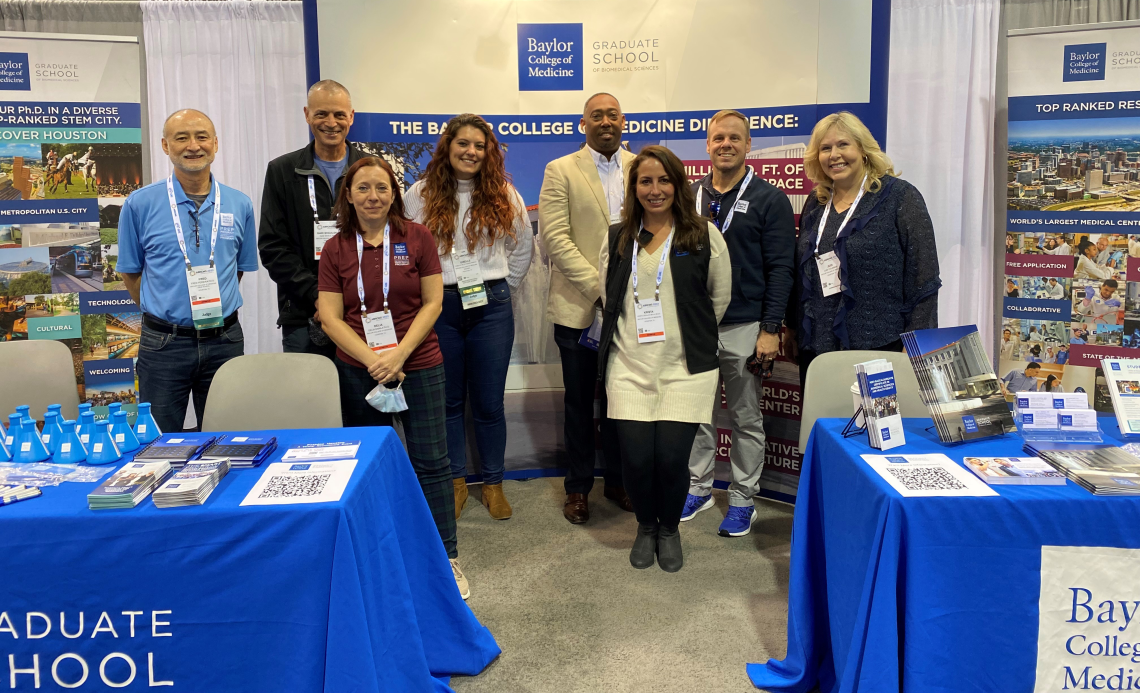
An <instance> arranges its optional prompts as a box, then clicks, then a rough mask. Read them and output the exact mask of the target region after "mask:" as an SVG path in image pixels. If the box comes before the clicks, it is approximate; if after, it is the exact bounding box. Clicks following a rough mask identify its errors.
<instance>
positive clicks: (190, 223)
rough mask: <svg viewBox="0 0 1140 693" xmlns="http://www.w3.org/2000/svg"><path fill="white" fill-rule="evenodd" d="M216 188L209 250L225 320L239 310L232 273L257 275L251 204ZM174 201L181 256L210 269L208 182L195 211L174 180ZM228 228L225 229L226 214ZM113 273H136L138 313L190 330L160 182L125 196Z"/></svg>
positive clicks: (182, 272) (182, 268) (186, 294)
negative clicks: (214, 237) (218, 197)
mask: <svg viewBox="0 0 1140 693" xmlns="http://www.w3.org/2000/svg"><path fill="white" fill-rule="evenodd" d="M221 188H222V209H221V213H222V214H224V215H227V216H223V217H222V219H221V222H222V223H221V225H220V226H219V227H218V242H217V246H215V249H214V265H215V266H216V267H217V270H218V288H219V289H221V294H222V314H223V315H225V316H226V317H229V316H230V315H231V314H232V313H233V312H234V311H235V310H237V309H238V308H240V307H241V291H240V290H239V288H238V277H237V275H238V272H256V271H257V229H256V227H255V226H254V221H253V203H252V202H250V199H249V197H248V196H247V195H246V194H245V193H243V192H241V191H239V190H235V189H233V188H231V187H228V186H225V185H223V186H221ZM174 198H175V200H177V202H178V215H179V217H180V218H181V220H182V234H183V236H184V237H185V238H186V252H187V254H189V256H190V262H191V264H193V265H194V266H195V267H198V266H200V265H208V264H210V230H211V228H212V226H213V223H214V213H215V211H216V206H215V205H214V181H213V178H212V177H211V179H210V195H209V197H207V198H206V201H205V202H203V203H202V207H201V209H198V208H197V206H196V205H195V204H194V201H193V200H191V199H190V198H188V197H186V193H184V192H182V185H181V184H180V183H179V182H178V178H177V177H175V178H174ZM229 214H232V215H233V223H232V225H227V224H226V222H228V221H229V217H228V215H229ZM194 217H197V220H198V223H197V226H198V235H199V237H200V238H201V243H200V246H199V247H198V248H197V249H195V248H194V226H195V223H194ZM116 270H117V271H119V272H127V273H131V274H136V273H139V272H141V273H142V287H141V289H140V292H139V293H140V296H139V298H140V300H141V301H142V310H143V312H144V313H148V314H150V315H153V316H154V317H156V318H159V319H161V320H165V321H167V322H171V323H174V324H176V325H186V326H188V327H190V326H193V325H194V320H193V319H192V318H191V313H190V288H189V287H188V286H187V285H186V261H185V260H184V259H183V258H182V250H181V249H180V248H179V247H178V235H177V234H175V233H174V219H172V218H171V216H170V201H169V199H168V198H167V195H166V179H165V178H163V179H162V180H160V181H158V182H156V183H151V184H150V185H148V186H146V187H145V188H140V189H139V190H136V191H135V192H133V193H131V195H130V197H128V198H127V201H126V202H125V203H123V210H122V212H121V213H120V214H119V260H118V265H116Z"/></svg>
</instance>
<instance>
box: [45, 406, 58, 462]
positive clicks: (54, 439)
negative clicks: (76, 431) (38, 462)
mask: <svg viewBox="0 0 1140 693" xmlns="http://www.w3.org/2000/svg"><path fill="white" fill-rule="evenodd" d="M53 406H54V405H53ZM62 436H63V428H61V427H60V425H59V412H58V411H52V410H51V408H50V407H49V408H48V411H47V412H46V413H45V414H44V428H43V430H42V431H40V440H42V441H44V447H45V448H47V451H48V452H50V453H51V454H53V455H54V454H55V451H56V450H57V449H59V439H60V438H61V437H62Z"/></svg>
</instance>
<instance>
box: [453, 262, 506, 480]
mask: <svg viewBox="0 0 1140 693" xmlns="http://www.w3.org/2000/svg"><path fill="white" fill-rule="evenodd" d="M435 333H436V335H438V337H439V349H440V351H442V352H443V368H444V371H445V373H446V376H447V456H448V458H450V459H451V476H452V477H453V478H455V479H462V478H464V477H465V476H467V435H466V430H465V427H464V415H465V413H466V410H467V401H468V399H470V401H471V414H472V419H473V420H474V424H475V447H476V449H478V450H479V459H480V461H481V462H482V472H483V483H484V484H498V483H502V481H503V469H504V465H505V462H504V457H505V456H506V451H507V418H506V416H505V415H504V413H503V393H504V390H505V389H506V386H507V366H509V365H510V362H511V349H512V347H514V343H515V316H514V313H513V312H512V310H511V288H510V286H509V285H508V284H507V282H506V281H505V280H498V281H494V280H493V281H490V282H488V283H487V305H485V306H481V307H479V308H471V309H469V310H463V305H462V303H461V302H460V299H459V292H458V291H456V290H453V289H450V288H448V289H445V290H444V292H443V313H442V314H440V316H439V320H437V321H436V323H435Z"/></svg>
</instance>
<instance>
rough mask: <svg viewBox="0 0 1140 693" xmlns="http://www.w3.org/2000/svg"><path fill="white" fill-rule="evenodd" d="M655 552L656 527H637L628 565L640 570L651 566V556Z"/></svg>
mask: <svg viewBox="0 0 1140 693" xmlns="http://www.w3.org/2000/svg"><path fill="white" fill-rule="evenodd" d="M656 550H657V525H643V524H638V525H637V536H636V537H634V539H633V550H632V551H630V552H629V564H630V565H632V566H633V567H634V568H637V569H639V570H640V569H642V568H648V567H649V566H651V565H653V554H654V552H655V551H656Z"/></svg>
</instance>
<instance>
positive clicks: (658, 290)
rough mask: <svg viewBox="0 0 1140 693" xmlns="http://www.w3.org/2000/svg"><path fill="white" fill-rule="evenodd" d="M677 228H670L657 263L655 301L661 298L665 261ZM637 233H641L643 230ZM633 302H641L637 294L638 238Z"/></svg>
mask: <svg viewBox="0 0 1140 693" xmlns="http://www.w3.org/2000/svg"><path fill="white" fill-rule="evenodd" d="M641 228H642V229H644V228H645V227H644V226H642V227H641ZM676 229H677V227H676V226H674V227H673V228H671V229H669V237H668V238H666V239H665V247H664V248H663V249H662V250H661V262H660V263H658V265H657V288H656V289H654V291H653V300H654V301H660V300H661V280H662V279H664V278H665V261H666V260H668V259H669V246H671V245H673V232H674V231H676ZM637 233H638V235H640V234H641V231H640V230H639V231H638V232H637ZM633 302H634V303H641V301H640V300H639V299H638V296H637V238H634V239H633Z"/></svg>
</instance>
